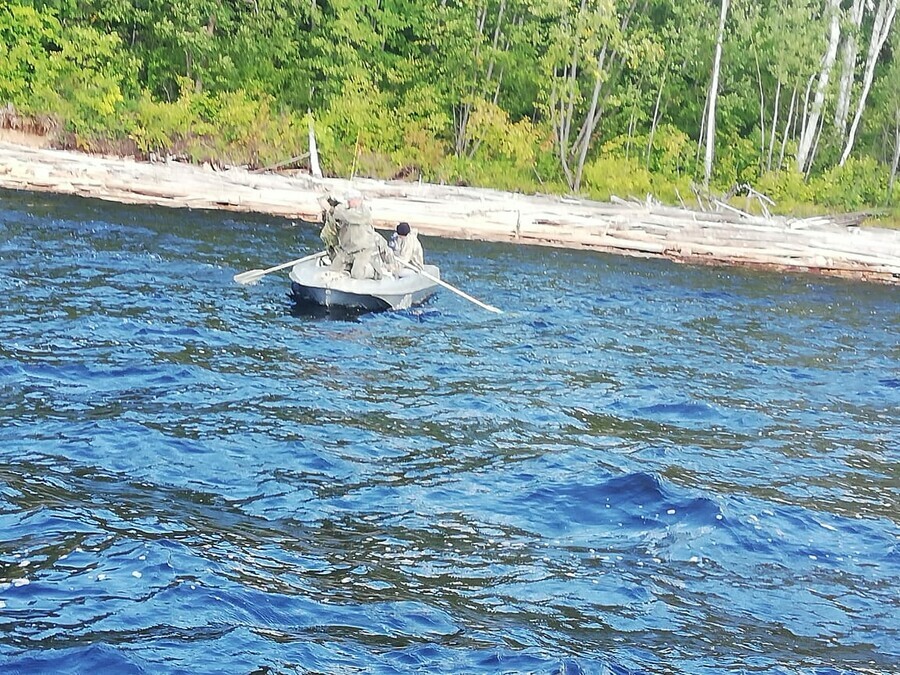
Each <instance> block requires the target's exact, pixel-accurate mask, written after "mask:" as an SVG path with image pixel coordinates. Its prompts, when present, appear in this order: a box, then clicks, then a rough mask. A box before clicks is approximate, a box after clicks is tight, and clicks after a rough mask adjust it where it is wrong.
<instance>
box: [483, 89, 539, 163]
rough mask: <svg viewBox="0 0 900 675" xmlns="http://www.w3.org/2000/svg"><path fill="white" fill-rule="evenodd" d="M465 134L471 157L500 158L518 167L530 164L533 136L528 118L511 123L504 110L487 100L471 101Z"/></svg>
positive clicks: (532, 151)
mask: <svg viewBox="0 0 900 675" xmlns="http://www.w3.org/2000/svg"><path fill="white" fill-rule="evenodd" d="M468 133H469V137H470V139H471V140H472V141H473V143H474V147H473V152H472V155H473V157H474V158H480V159H486V160H488V161H496V160H502V161H504V162H507V163H509V164H511V165H512V166H515V167H519V168H530V167H531V166H532V164H533V163H534V148H535V144H536V143H535V141H536V139H537V135H536V133H535V130H534V128H533V127H532V125H531V124H530V123H529V122H528V120H520V121H518V122H512V121H510V119H509V115H508V114H507V113H506V111H505V110H503V109H502V108H500V107H499V106H497V105H495V104H493V103H490V102H489V101H475V103H474V106H473V108H472V116H471V117H470V118H469V128H468Z"/></svg>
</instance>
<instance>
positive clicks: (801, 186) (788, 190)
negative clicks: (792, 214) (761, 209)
mask: <svg viewBox="0 0 900 675" xmlns="http://www.w3.org/2000/svg"><path fill="white" fill-rule="evenodd" d="M756 189H757V190H759V191H760V192H762V193H763V194H764V195H766V196H767V197H770V198H771V199H772V200H774V201H775V204H776V205H777V208H778V209H779V210H782V211H785V210H786V211H790V210H791V209H794V208H796V207H797V206H798V205H801V204H806V203H809V202H810V200H811V199H812V197H813V191H812V188H811V187H810V186H809V185H808V184H807V182H806V181H805V180H804V178H803V174H801V173H799V172H798V171H796V170H785V171H769V172H767V173H764V174H763V175H762V176H761V177H760V179H759V181H758V182H757V183H756Z"/></svg>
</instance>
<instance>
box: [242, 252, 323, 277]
mask: <svg viewBox="0 0 900 675" xmlns="http://www.w3.org/2000/svg"><path fill="white" fill-rule="evenodd" d="M323 255H325V251H319V252H318V253H313V254H312V255H308V256H306V257H305V258H297V259H296V260H291V262H286V263H282V264H281V265H275V267H270V268H269V269H267V270H249V271H247V272H241V273H240V274H235V275H234V280H235V281H236V282H238V283H239V284H252V283H255V282H257V281H259V280H260V279H262V278H263V277H264V276H266V275H267V274H270V273H272V272H277V271H278V270H283V269H284V268H285V267H293V266H294V265H296V264H297V263H302V262H306V261H307V260H314V259H316V258H321V257H322V256H323Z"/></svg>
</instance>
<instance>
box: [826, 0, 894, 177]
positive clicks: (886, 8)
mask: <svg viewBox="0 0 900 675" xmlns="http://www.w3.org/2000/svg"><path fill="white" fill-rule="evenodd" d="M898 1H900V0H879V3H878V10H877V11H876V12H875V21H874V23H873V25H872V35H871V38H870V39H869V53H868V56H867V57H866V69H865V72H864V73H863V83H862V91H861V92H860V95H859V101H858V102H857V104H856V114H854V116H853V123H852V124H851V125H850V131H849V132H848V133H847V140H846V143H845V144H844V152H843V153H841V161H840V162H839V164H840V166H844V163H845V162H846V161H847V158H848V157H850V153H851V152H852V151H853V144H854V143H855V142H856V133H857V131H858V130H859V123H860V120H861V119H862V115H863V111H864V110H865V108H866V100H867V99H868V97H869V91H870V90H871V88H872V80H873V78H874V77H875V64H876V62H877V61H878V57H879V56H880V55H881V50H882V49H883V48H884V44H885V42H887V39H888V35H890V32H891V25H892V24H893V22H894V17H895V16H896V14H897V4H898Z"/></svg>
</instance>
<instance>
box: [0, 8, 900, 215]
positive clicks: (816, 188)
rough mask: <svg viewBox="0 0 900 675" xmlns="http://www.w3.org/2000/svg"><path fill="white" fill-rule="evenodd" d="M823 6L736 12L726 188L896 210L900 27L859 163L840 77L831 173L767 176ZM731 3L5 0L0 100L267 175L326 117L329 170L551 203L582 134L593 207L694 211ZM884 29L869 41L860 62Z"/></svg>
mask: <svg viewBox="0 0 900 675" xmlns="http://www.w3.org/2000/svg"><path fill="white" fill-rule="evenodd" d="M846 5H847V3H846V2H845V3H843V6H844V8H845V9H846ZM825 6H826V3H824V2H823V1H822V0H790V2H785V1H781V0H779V1H778V2H773V1H769V0H766V1H765V2H760V3H752V2H749V1H744V0H741V1H740V2H737V1H735V2H733V3H732V8H731V12H730V14H729V16H728V20H727V22H726V35H725V42H724V46H723V55H722V71H721V79H720V84H719V97H718V112H717V115H716V154H715V162H714V167H713V182H714V186H715V187H714V189H720V190H725V189H728V188H730V187H731V186H733V185H734V184H735V183H745V182H747V183H751V184H753V185H754V186H756V187H757V188H758V189H760V190H761V191H762V192H765V193H767V194H770V195H771V196H772V197H773V198H774V199H776V201H778V203H779V207H780V208H782V209H787V208H796V209H803V208H807V207H808V205H809V204H810V203H817V204H819V205H820V206H821V207H824V208H830V209H860V208H866V207H871V206H874V205H880V204H883V203H885V201H886V199H887V197H886V192H887V179H888V168H887V167H888V163H889V162H890V161H891V159H892V156H893V144H894V143H895V140H894V139H895V135H894V134H895V128H896V125H897V120H898V119H900V98H898V97H900V94H898V92H900V86H898V83H900V58H898V55H900V31H898V30H897V29H896V27H895V29H894V31H893V36H892V42H891V44H890V45H889V46H888V47H886V48H885V49H884V51H883V52H882V54H880V56H879V59H878V64H877V69H876V77H875V81H874V83H873V86H872V95H871V96H870V99H869V101H868V103H867V108H866V109H865V114H864V117H863V123H862V124H861V125H860V126H859V134H858V139H857V142H856V145H855V146H854V150H853V154H852V156H851V159H850V160H849V161H848V162H846V163H845V165H844V166H843V167H836V166H835V165H836V164H837V162H838V160H839V158H840V156H841V151H842V149H843V142H844V137H843V135H842V132H841V130H840V129H839V127H838V125H835V124H834V123H833V111H834V109H835V103H836V91H837V88H838V87H837V84H838V81H839V75H838V71H839V70H840V68H839V63H838V65H836V67H835V70H834V71H833V77H832V80H831V85H830V87H829V89H828V91H827V92H826V101H825V106H824V110H825V114H824V115H823V117H822V119H821V122H822V127H821V139H820V142H819V143H818V145H817V151H816V156H815V166H814V169H815V171H816V172H818V173H817V174H814V175H813V177H812V178H811V179H810V180H809V181H805V180H804V179H803V177H802V176H800V175H797V174H794V173H792V172H790V171H773V172H768V173H763V167H765V166H767V165H768V164H769V157H768V155H769V152H771V154H772V156H773V158H774V160H773V163H774V164H778V159H777V158H778V156H779V155H780V148H781V145H782V140H784V139H783V138H782V135H783V134H785V121H786V120H787V119H788V117H789V114H790V115H792V116H793V122H792V124H791V125H790V126H789V127H788V128H787V136H788V138H787V139H786V142H785V146H786V148H787V153H786V155H785V162H784V164H785V166H787V165H791V166H792V165H793V163H794V162H795V161H796V160H795V156H796V151H797V140H798V137H799V133H800V128H801V127H802V124H803V121H802V119H801V114H802V113H803V112H804V111H808V110H809V108H810V107H811V105H812V100H813V96H812V94H809V95H807V94H806V88H807V83H809V82H811V81H812V82H813V83H814V82H815V81H816V79H815V78H816V76H817V74H818V71H819V68H820V61H821V55H822V53H823V49H824V48H825V40H826V37H827V32H828V31H827V28H828V21H829V17H828V16H827V14H826V13H825V12H824V11H823V10H824V7H825ZM718 8H719V4H718V3H709V2H694V1H693V0H692V1H681V0H651V1H650V2H646V3H639V5H637V6H634V3H633V2H631V0H586V1H584V2H582V0H478V1H476V0H453V1H452V2H446V1H444V0H381V1H376V0H332V1H330V2H311V3H310V2H298V1H297V0H6V1H5V2H3V3H0V105H3V104H5V103H7V102H10V103H13V104H14V105H15V106H16V108H17V109H19V110H21V111H23V112H24V113H26V114H32V115H42V114H52V115H53V116H54V117H55V118H57V119H59V120H61V122H62V123H63V124H64V126H65V130H66V131H67V132H69V137H70V138H73V137H74V139H75V142H76V143H77V144H78V145H79V146H80V147H83V148H87V149H90V148H92V147H99V146H101V145H104V146H106V145H107V142H109V141H111V142H113V143H114V142H116V141H121V142H124V143H129V144H130V143H133V145H134V146H136V147H137V149H138V151H139V152H141V153H145V154H149V153H151V152H152V153H159V154H164V153H170V154H175V155H178V156H183V157H187V158H190V159H191V160H193V161H198V162H199V161H207V160H211V161H216V162H225V163H238V164H249V165H253V166H266V165H271V164H275V163H277V162H280V161H284V160H286V159H289V158H291V157H294V156H298V155H301V154H302V153H303V152H305V151H306V150H307V147H306V144H307V116H308V115H309V114H312V115H314V116H315V121H316V133H317V138H318V141H319V147H320V151H321V154H322V161H323V168H324V169H325V171H326V172H328V173H331V174H334V175H350V174H351V173H354V174H357V175H359V174H364V175H372V176H378V177H388V178H390V177H394V176H406V177H411V178H418V177H423V178H425V179H426V180H436V181H445V182H454V183H466V184H471V185H486V186H492V187H500V188H507V189H513V190H521V191H530V190H534V191H543V192H551V191H565V190H567V189H568V188H567V185H568V184H569V181H572V183H573V184H574V183H575V182H576V181H575V180H573V179H572V176H573V174H575V173H576V172H577V163H578V161H580V159H581V153H580V147H578V139H579V137H580V136H581V135H582V134H583V130H584V129H589V132H588V133H587V135H586V137H587V138H588V140H589V142H588V143H587V145H586V151H587V152H586V155H584V156H585V157H586V165H585V167H584V176H583V186H584V188H585V190H586V191H588V192H590V193H591V194H592V195H594V196H597V197H601V198H605V197H608V196H609V195H610V194H619V195H623V196H627V195H634V196H638V197H642V196H643V195H645V194H646V193H648V192H650V193H653V194H654V195H655V196H657V197H658V198H660V199H663V200H665V201H670V202H677V201H678V200H679V198H680V197H681V196H685V197H686V196H687V194H688V191H689V187H688V186H689V184H690V182H691V180H692V179H696V177H697V176H698V174H699V173H700V172H701V171H702V166H698V161H697V158H698V138H699V136H700V134H701V133H702V129H703V120H704V104H705V101H706V96H707V90H708V87H709V83H710V65H711V63H712V57H713V50H714V48H715V39H716V35H715V33H716V31H715V26H717V24H718ZM871 23H872V22H871V21H870V20H865V21H863V23H862V26H861V27H860V28H859V30H858V31H857V32H858V35H857V37H858V40H859V44H860V47H861V51H860V55H859V58H864V55H865V45H867V44H868V38H869V35H868V33H870V32H871ZM845 28H847V27H845ZM595 91H596V92H597V97H596V107H593V106H592V102H593V101H594V92H595ZM776 92H778V99H777V101H778V102H777V105H776ZM857 96H858V93H857V92H856V91H855V92H854V97H857ZM776 108H777V111H776ZM310 111H311V112H310ZM461 113H466V114H465V115H463V114H461ZM592 113H593V114H594V115H595V118H594V119H589V116H590V114H592ZM776 117H777V121H778V124H777V128H776V130H777V133H776V135H775V137H774V139H773V138H772V137H771V136H770V132H771V127H772V123H773V118H776ZM594 122H596V125H595V124H594ZM770 143H771V144H772V145H773V148H772V149H771V151H770V150H769V148H768V145H769V144H770ZM898 194H900V189H897V188H895V194H894V198H893V199H894V202H895V203H896V201H897V199H898V196H897V195H898Z"/></svg>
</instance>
